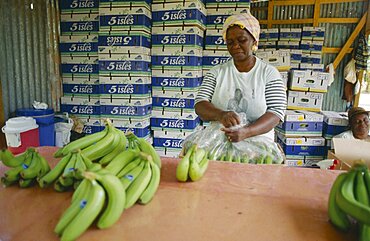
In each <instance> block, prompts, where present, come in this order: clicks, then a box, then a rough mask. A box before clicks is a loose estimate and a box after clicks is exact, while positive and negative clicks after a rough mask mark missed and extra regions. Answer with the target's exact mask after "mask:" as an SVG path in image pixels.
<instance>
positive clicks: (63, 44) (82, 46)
mask: <svg viewBox="0 0 370 241" xmlns="http://www.w3.org/2000/svg"><path fill="white" fill-rule="evenodd" d="M98 45H99V44H98V36H97V35H76V36H65V35H64V36H60V40H59V51H60V54H61V55H71V54H72V55H73V56H76V55H84V56H86V55H87V54H89V56H98Z"/></svg>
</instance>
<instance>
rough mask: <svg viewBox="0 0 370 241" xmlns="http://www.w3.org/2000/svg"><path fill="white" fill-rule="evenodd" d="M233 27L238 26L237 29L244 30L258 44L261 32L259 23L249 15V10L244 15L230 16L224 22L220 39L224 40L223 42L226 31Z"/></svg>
mask: <svg viewBox="0 0 370 241" xmlns="http://www.w3.org/2000/svg"><path fill="white" fill-rule="evenodd" d="M233 25H238V26H239V27H241V28H243V29H246V30H247V31H248V32H249V33H250V34H251V35H252V36H253V38H254V39H255V40H256V41H257V44H258V40H259V37H260V30H261V28H260V23H259V22H258V20H257V19H256V18H255V17H254V16H253V15H252V14H251V13H250V11H249V9H248V10H247V12H246V13H240V14H236V15H231V16H230V17H228V18H227V19H226V20H225V22H224V25H223V27H222V37H223V38H224V40H225V41H226V32H227V29H228V28H229V27H231V26H233Z"/></svg>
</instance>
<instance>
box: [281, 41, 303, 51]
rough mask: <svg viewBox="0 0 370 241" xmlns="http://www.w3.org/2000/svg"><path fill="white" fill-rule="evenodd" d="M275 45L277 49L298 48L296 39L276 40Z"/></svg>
mask: <svg viewBox="0 0 370 241" xmlns="http://www.w3.org/2000/svg"><path fill="white" fill-rule="evenodd" d="M277 47H278V48H279V49H299V42H298V41H282V40H280V41H277Z"/></svg>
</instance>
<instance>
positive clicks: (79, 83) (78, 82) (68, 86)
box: [62, 77, 100, 98]
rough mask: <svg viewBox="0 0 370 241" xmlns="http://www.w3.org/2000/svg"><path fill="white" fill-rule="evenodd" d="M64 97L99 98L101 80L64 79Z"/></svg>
mask: <svg viewBox="0 0 370 241" xmlns="http://www.w3.org/2000/svg"><path fill="white" fill-rule="evenodd" d="M62 85H63V94H64V96H72V97H78V96H82V97H83V96H90V97H95V98H99V96H100V91H99V79H98V78H91V79H89V78H78V77H74V78H63V84H62Z"/></svg>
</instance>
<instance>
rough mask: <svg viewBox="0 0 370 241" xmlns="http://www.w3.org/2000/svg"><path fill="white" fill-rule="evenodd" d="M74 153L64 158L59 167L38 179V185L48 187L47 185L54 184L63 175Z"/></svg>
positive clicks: (58, 164)
mask: <svg viewBox="0 0 370 241" xmlns="http://www.w3.org/2000/svg"><path fill="white" fill-rule="evenodd" d="M71 156H72V153H68V154H67V155H66V156H65V157H63V158H62V159H61V160H60V161H59V162H58V163H57V165H56V166H55V167H54V168H53V169H52V170H50V171H49V172H48V173H47V174H46V175H44V176H43V177H41V178H39V179H38V183H39V185H40V187H42V188H43V187H46V186H47V185H50V184H51V183H52V182H54V181H55V180H56V179H57V178H58V177H59V176H60V175H61V174H62V173H63V170H64V168H65V167H66V165H67V164H68V162H69V159H70V158H71Z"/></svg>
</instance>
